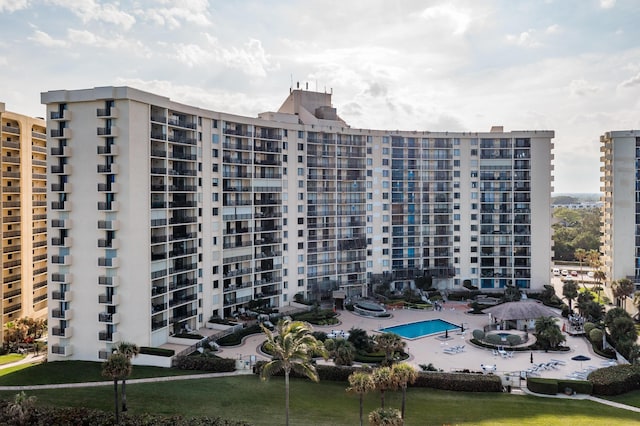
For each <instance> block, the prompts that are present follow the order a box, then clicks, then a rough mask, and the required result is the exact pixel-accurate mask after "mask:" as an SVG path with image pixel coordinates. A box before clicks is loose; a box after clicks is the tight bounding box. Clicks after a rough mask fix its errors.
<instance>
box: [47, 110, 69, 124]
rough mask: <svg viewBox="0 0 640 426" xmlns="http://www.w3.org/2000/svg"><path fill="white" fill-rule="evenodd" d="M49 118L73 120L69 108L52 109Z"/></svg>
mask: <svg viewBox="0 0 640 426" xmlns="http://www.w3.org/2000/svg"><path fill="white" fill-rule="evenodd" d="M49 118H51V120H54V121H69V120H71V111H69V110H67V109H65V110H63V111H51V113H50V114H49Z"/></svg>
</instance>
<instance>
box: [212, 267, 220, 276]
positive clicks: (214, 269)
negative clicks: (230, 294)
mask: <svg viewBox="0 0 640 426" xmlns="http://www.w3.org/2000/svg"><path fill="white" fill-rule="evenodd" d="M219 272H220V267H219V266H214V267H213V269H212V270H211V273H212V274H218V273H219Z"/></svg>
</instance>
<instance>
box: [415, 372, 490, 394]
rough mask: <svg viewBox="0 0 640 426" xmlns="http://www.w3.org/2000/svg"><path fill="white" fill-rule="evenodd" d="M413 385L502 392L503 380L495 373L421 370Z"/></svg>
mask: <svg viewBox="0 0 640 426" xmlns="http://www.w3.org/2000/svg"><path fill="white" fill-rule="evenodd" d="M412 386H414V387H421V388H432V389H442V390H450V391H459V392H502V380H501V379H500V377H499V376H496V375H493V374H469V373H441V372H430V371H428V372H420V373H418V377H417V379H416V381H415V383H414V384H413V385H412Z"/></svg>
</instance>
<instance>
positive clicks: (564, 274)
mask: <svg viewBox="0 0 640 426" xmlns="http://www.w3.org/2000/svg"><path fill="white" fill-rule="evenodd" d="M560 275H562V276H563V277H566V276H567V275H569V271H567V270H566V269H563V270H562V271H560Z"/></svg>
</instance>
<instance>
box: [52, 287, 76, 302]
mask: <svg viewBox="0 0 640 426" xmlns="http://www.w3.org/2000/svg"><path fill="white" fill-rule="evenodd" d="M51 300H59V301H61V302H70V301H71V300H73V292H71V291H57V290H56V291H52V292H51Z"/></svg>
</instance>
